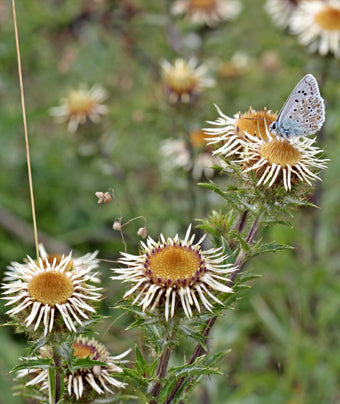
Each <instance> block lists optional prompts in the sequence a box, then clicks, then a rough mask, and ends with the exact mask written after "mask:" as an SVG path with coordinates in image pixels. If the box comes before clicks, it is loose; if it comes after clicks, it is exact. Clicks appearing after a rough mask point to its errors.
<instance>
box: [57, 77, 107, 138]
mask: <svg viewBox="0 0 340 404" xmlns="http://www.w3.org/2000/svg"><path fill="white" fill-rule="evenodd" d="M106 99H107V94H106V91H105V89H104V88H103V87H102V86H100V85H99V84H95V85H94V86H93V87H91V88H90V89H88V88H87V87H86V86H80V87H79V88H78V89H72V90H71V91H70V92H69V94H68V95H67V97H66V98H63V99H62V100H61V105H60V106H58V107H53V108H51V109H50V114H51V115H52V116H54V117H55V118H56V120H57V121H58V122H61V123H62V122H68V125H67V129H68V131H69V132H75V131H76V130H77V129H78V126H79V124H84V123H86V121H87V120H88V119H89V120H90V121H92V122H94V123H98V122H99V121H100V116H101V115H104V114H107V112H108V107H107V106H106V105H103V104H102V102H103V101H105V100H106Z"/></svg>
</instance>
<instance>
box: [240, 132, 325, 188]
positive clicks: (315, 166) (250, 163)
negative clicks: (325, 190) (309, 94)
mask: <svg viewBox="0 0 340 404" xmlns="http://www.w3.org/2000/svg"><path fill="white" fill-rule="evenodd" d="M268 136H269V133H268ZM315 140H316V138H314V139H309V138H302V139H287V140H281V139H277V138H272V139H269V140H268V141H266V140H263V139H262V138H258V137H256V136H251V135H247V140H242V141H241V145H242V146H243V151H242V152H241V153H240V156H241V158H240V159H239V160H238V161H237V163H238V164H241V165H243V172H244V173H247V172H250V171H251V172H254V173H255V175H256V177H257V178H258V182H257V184H256V186H260V185H266V184H267V186H268V187H269V188H270V187H271V186H272V185H273V184H278V185H282V184H283V186H284V187H285V190H286V191H289V190H291V189H292V184H295V183H298V182H301V183H307V184H308V185H312V183H311V181H313V180H315V179H320V178H319V177H318V176H317V175H316V174H315V171H318V170H320V169H323V168H326V164H325V163H326V161H327V160H325V159H320V158H318V157H317V156H318V155H319V154H320V153H322V152H323V150H321V149H319V148H318V147H315V146H313V143H314V142H315Z"/></svg>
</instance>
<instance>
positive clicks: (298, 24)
mask: <svg viewBox="0 0 340 404" xmlns="http://www.w3.org/2000/svg"><path fill="white" fill-rule="evenodd" d="M290 28H291V32H292V33H293V34H295V35H297V36H298V39H299V41H300V42H301V44H302V45H306V46H308V48H309V50H310V51H311V52H319V53H320V55H327V54H328V53H333V54H334V55H335V56H336V57H340V1H339V0H329V1H322V0H317V1H302V2H301V4H299V6H298V7H297V9H296V11H295V12H294V14H293V15H292V19H291V23H290Z"/></svg>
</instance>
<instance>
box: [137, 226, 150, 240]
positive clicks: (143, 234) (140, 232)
mask: <svg viewBox="0 0 340 404" xmlns="http://www.w3.org/2000/svg"><path fill="white" fill-rule="evenodd" d="M137 235H138V236H140V237H142V238H146V237H147V235H148V229H147V228H146V227H140V228H139V229H138V231H137Z"/></svg>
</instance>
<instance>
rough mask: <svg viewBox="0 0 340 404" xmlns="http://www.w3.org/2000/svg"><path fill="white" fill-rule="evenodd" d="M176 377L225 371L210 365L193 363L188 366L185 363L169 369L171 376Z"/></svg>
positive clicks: (218, 373)
mask: <svg viewBox="0 0 340 404" xmlns="http://www.w3.org/2000/svg"><path fill="white" fill-rule="evenodd" d="M170 375H171V376H172V377H176V378H177V379H180V378H181V377H192V376H202V375H223V373H222V372H221V371H220V370H218V369H216V368H211V367H209V366H203V365H202V366H200V365H193V366H188V365H184V366H181V367H180V368H175V369H172V370H170V371H169V376H170Z"/></svg>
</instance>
